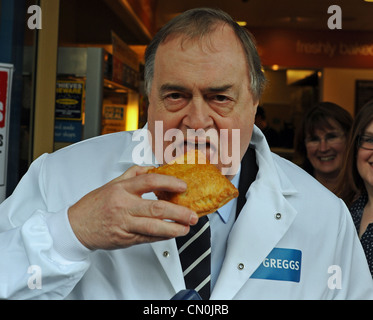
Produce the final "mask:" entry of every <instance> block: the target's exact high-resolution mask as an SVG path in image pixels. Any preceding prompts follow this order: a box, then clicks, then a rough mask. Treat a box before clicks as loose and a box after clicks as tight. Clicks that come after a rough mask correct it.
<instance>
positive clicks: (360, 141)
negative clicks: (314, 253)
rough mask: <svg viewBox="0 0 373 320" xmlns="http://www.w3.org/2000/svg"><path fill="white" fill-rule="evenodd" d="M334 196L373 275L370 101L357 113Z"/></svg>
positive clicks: (372, 119) (372, 123)
mask: <svg viewBox="0 0 373 320" xmlns="http://www.w3.org/2000/svg"><path fill="white" fill-rule="evenodd" d="M339 178H340V180H339V184H338V188H337V194H338V196H340V197H341V198H342V199H343V200H344V201H345V203H346V204H347V206H348V207H349V208H350V212H351V215H352V218H353V220H354V223H355V227H356V229H357V232H358V234H359V237H360V241H361V244H362V246H363V248H364V251H365V255H366V257H367V261H368V264H369V269H370V272H371V274H372V276H373V223H372V222H373V100H372V101H370V102H369V103H368V104H366V105H365V106H364V107H363V108H362V109H361V110H360V112H359V113H358V114H357V116H356V118H355V121H354V124H353V126H352V129H351V134H350V138H349V141H348V143H347V148H346V159H345V162H344V166H343V168H342V171H341V175H340V177H339Z"/></svg>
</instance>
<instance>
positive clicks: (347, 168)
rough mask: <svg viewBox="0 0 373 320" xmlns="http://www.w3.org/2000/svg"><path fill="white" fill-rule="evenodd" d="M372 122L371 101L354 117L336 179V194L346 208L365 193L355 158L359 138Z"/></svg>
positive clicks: (372, 106)
mask: <svg viewBox="0 0 373 320" xmlns="http://www.w3.org/2000/svg"><path fill="white" fill-rule="evenodd" d="M372 121H373V100H371V101H369V102H368V103H367V104H366V105H364V106H363V107H362V108H361V109H360V111H359V112H358V114H357V115H356V117H355V120H354V122H353V125H352V128H351V132H350V135H349V138H348V142H347V147H346V154H345V158H344V163H343V167H342V170H341V173H340V175H339V179H338V181H339V182H338V186H337V190H336V194H337V195H338V196H339V197H340V198H342V199H343V200H344V201H345V203H346V205H347V206H348V207H350V206H351V204H352V203H353V201H354V200H356V199H357V198H358V197H359V196H360V195H361V194H362V193H364V192H366V189H365V185H364V181H363V179H362V178H361V177H360V174H359V172H358V170H357V163H356V156H357V151H358V148H359V145H358V143H359V138H360V136H361V135H362V134H364V131H365V129H366V128H367V126H368V125H369V124H370V123H371V122H372Z"/></svg>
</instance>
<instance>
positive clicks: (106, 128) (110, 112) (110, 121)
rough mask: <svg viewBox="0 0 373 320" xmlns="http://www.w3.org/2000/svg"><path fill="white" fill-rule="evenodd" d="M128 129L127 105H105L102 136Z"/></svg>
mask: <svg viewBox="0 0 373 320" xmlns="http://www.w3.org/2000/svg"><path fill="white" fill-rule="evenodd" d="M125 129H126V105H124V104H104V106H103V112H102V132H101V133H102V134H107V133H113V132H120V131H124V130H125Z"/></svg>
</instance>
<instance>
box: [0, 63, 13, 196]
mask: <svg viewBox="0 0 373 320" xmlns="http://www.w3.org/2000/svg"><path fill="white" fill-rule="evenodd" d="M12 77H13V65H10V64H2V63H0V202H1V201H3V200H5V197H6V176H7V164H8V135H9V116H10V97H11V92H12Z"/></svg>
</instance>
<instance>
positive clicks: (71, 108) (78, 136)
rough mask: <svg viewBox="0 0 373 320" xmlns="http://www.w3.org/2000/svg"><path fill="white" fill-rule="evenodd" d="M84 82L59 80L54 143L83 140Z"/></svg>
mask: <svg viewBox="0 0 373 320" xmlns="http://www.w3.org/2000/svg"><path fill="white" fill-rule="evenodd" d="M84 86H85V82H84V81H83V80H58V81H57V84H56V102H55V119H56V120H55V125H54V142H68V143H74V142H78V141H80V140H82V130H83V124H82V121H83V105H84Z"/></svg>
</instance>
